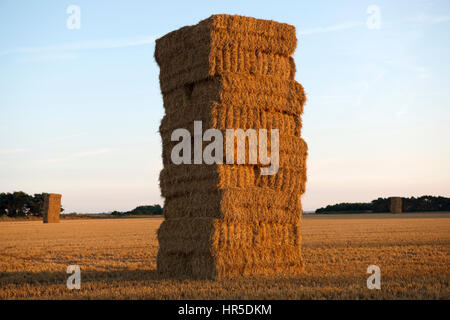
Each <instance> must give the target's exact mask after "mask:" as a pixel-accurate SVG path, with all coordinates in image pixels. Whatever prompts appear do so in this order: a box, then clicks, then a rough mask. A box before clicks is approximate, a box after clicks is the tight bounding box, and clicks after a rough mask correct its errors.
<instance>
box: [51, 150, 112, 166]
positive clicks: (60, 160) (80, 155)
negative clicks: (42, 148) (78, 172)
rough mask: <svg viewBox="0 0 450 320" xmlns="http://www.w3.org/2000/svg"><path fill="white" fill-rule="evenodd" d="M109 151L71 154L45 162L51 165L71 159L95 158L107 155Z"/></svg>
mask: <svg viewBox="0 0 450 320" xmlns="http://www.w3.org/2000/svg"><path fill="white" fill-rule="evenodd" d="M109 151H110V150H109V149H107V148H102V149H98V150H93V151H84V152H78V153H73V154H70V155H68V156H64V157H58V158H50V159H48V160H47V161H48V162H51V163H54V162H63V161H67V160H71V159H79V158H86V157H91V156H96V155H100V154H104V153H107V152H109Z"/></svg>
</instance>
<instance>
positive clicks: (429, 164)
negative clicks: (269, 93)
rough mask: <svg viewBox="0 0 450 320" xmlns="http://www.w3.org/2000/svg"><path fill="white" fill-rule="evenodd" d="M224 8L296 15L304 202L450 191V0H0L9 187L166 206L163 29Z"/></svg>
mask: <svg viewBox="0 0 450 320" xmlns="http://www.w3.org/2000/svg"><path fill="white" fill-rule="evenodd" d="M70 5H77V6H79V8H80V9H81V15H80V21H81V28H80V29H72V30H71V29H68V28H67V26H66V21H67V19H68V18H69V15H70V14H68V13H66V9H67V7H69V6H70ZM370 5H375V6H377V8H379V10H380V17H381V19H380V28H379V29H370V28H368V26H367V20H368V18H369V17H370V16H371V14H370V13H369V14H368V13H367V9H368V7H369V6H370ZM214 13H230V14H241V15H247V16H253V17H256V18H263V19H272V20H277V21H280V22H287V23H290V24H292V25H294V26H295V27H296V28H297V32H298V38H299V46H298V48H297V51H296V53H295V56H294V58H295V61H296V65H297V76H296V79H297V80H298V81H299V82H300V83H302V84H303V86H304V87H305V89H306V92H307V95H308V103H307V105H306V107H305V113H304V116H303V126H304V129H303V135H304V138H305V140H306V141H307V142H308V145H309V150H310V156H309V159H308V185H307V193H306V194H305V196H304V197H303V204H304V209H305V210H313V209H316V208H318V207H320V206H323V205H326V204H332V203H336V202H354V201H370V200H372V199H374V198H377V197H378V196H391V195H400V196H419V195H423V194H432V195H443V196H450V193H449V190H450V170H449V164H450V147H449V138H450V126H449V123H450V90H449V87H450V86H449V85H450V60H449V59H448V57H449V56H450V41H449V34H450V2H448V1H308V2H307V1H301V2H300V1H270V2H269V1H268V2H264V1H222V2H220V3H219V2H212V1H179V2H178V1H177V2H175V1H165V2H156V1H155V2H152V1H130V0H129V1H84V0H72V1H39V2H38V1H17V0H15V1H10V0H1V1H0V39H1V42H0V192H12V191H18V190H22V191H25V192H28V193H40V192H57V193H62V194H63V200H62V201H63V206H64V207H65V208H66V212H72V211H77V212H98V211H111V210H116V209H117V210H127V209H132V208H134V207H135V206H137V205H141V204H153V203H161V204H162V199H161V197H160V191H159V186H158V175H159V171H160V170H161V167H162V164H161V142H160V137H159V134H158V126H159V122H160V120H161V118H162V116H163V106H162V97H161V94H160V90H159V83H158V74H159V69H158V67H157V65H156V62H155V61H154V58H153V52H154V39H155V38H157V37H159V36H162V35H164V34H166V33H167V32H170V31H172V30H175V29H178V28H180V27H182V26H185V25H191V24H195V23H197V22H198V21H199V20H202V19H204V18H207V17H209V16H210V15H211V14H214Z"/></svg>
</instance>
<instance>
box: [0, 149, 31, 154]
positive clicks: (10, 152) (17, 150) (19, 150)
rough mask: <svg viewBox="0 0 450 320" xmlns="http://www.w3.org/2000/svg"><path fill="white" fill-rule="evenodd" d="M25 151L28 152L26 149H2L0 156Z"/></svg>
mask: <svg viewBox="0 0 450 320" xmlns="http://www.w3.org/2000/svg"><path fill="white" fill-rule="evenodd" d="M25 151H28V149H25V148H15V149H0V154H1V155H7V154H16V153H22V152H25Z"/></svg>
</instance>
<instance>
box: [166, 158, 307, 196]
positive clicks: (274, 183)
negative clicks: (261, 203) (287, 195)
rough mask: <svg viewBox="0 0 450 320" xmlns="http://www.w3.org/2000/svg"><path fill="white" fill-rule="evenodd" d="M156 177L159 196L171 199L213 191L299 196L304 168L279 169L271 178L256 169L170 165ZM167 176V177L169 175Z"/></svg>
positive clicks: (233, 166) (303, 187)
mask: <svg viewBox="0 0 450 320" xmlns="http://www.w3.org/2000/svg"><path fill="white" fill-rule="evenodd" d="M174 166H175V167H173V169H169V168H164V169H163V170H162V171H161V174H160V187H161V195H162V196H163V197H165V198H172V197H177V196H181V195H184V194H186V193H189V194H191V193H198V192H214V191H215V190H217V189H219V190H222V189H224V190H225V189H229V188H241V189H247V188H251V187H260V188H268V189H272V190H278V191H282V192H293V193H297V194H299V195H302V194H303V193H304V192H305V184H306V166H301V167H299V168H281V167H280V168H279V169H278V173H277V174H274V175H261V174H260V169H259V167H257V166H246V165H178V166H176V165H174ZM170 175H171V176H170Z"/></svg>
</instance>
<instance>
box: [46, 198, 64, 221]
mask: <svg viewBox="0 0 450 320" xmlns="http://www.w3.org/2000/svg"><path fill="white" fill-rule="evenodd" d="M43 196H44V202H43V205H42V215H43V221H44V223H58V222H59V216H60V214H61V197H62V196H61V195H60V194H57V193H44V194H43Z"/></svg>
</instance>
